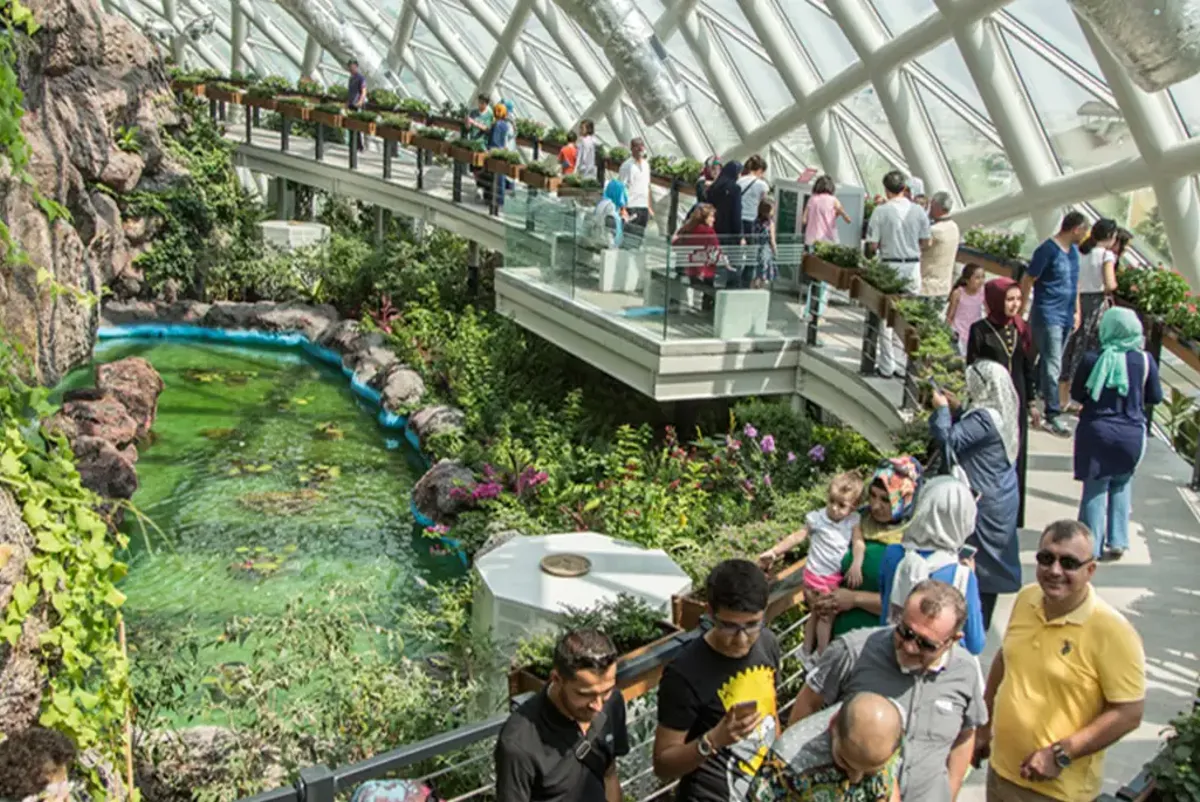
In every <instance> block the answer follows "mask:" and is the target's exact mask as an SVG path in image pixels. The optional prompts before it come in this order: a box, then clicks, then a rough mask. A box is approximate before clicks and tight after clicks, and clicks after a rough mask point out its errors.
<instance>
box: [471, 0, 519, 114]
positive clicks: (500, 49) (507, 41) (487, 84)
mask: <svg viewBox="0 0 1200 802" xmlns="http://www.w3.org/2000/svg"><path fill="white" fill-rule="evenodd" d="M532 11H533V0H517V3H516V5H514V6H513V9H512V11H511V12H510V13H509V16H508V22H506V23H505V24H504V30H502V31H501V32H500V35H499V36H498V37H497V38H496V49H495V50H493V51H492V55H491V56H490V57H489V58H488V63H487V65H486V66H485V67H484V68H483V74H482V75H480V76H479V83H478V84H476V86H475V93H476V94H479V95H489V96H490V95H491V94H492V91H493V90H494V89H495V88H496V81H498V80H500V73H502V72H504V65H505V64H507V63H508V58H509V54H510V53H512V51H513V46H514V45H515V44H516V43H517V41H518V40H520V38H521V30H522V29H523V28H524V27H525V23H526V22H527V21H528V20H529V14H530V12H532Z"/></svg>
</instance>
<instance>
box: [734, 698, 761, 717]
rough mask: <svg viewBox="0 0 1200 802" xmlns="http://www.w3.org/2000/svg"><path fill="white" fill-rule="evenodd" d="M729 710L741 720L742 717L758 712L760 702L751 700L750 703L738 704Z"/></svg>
mask: <svg viewBox="0 0 1200 802" xmlns="http://www.w3.org/2000/svg"><path fill="white" fill-rule="evenodd" d="M729 710H730V712H731V713H733V714H734V715H736V716H738V717H739V718H741V717H742V716H749V715H751V714H752V713H757V712H758V702H757V701H755V700H754V699H751V700H750V701H748V702H738V703H737V704H735V705H734V706H733V707H731V708H729Z"/></svg>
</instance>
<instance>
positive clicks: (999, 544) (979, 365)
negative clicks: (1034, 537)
mask: <svg viewBox="0 0 1200 802" xmlns="http://www.w3.org/2000/svg"><path fill="white" fill-rule="evenodd" d="M1019 403H1020V402H1019V400H1018V399H1017V391H1016V389H1015V388H1014V387H1013V383H1012V379H1011V378H1010V377H1009V375H1008V371H1007V370H1005V368H1004V366H1003V365H1001V364H1000V363H998V362H991V361H988V360H981V361H979V362H975V363H974V364H972V365H970V366H968V367H967V407H966V411H965V412H964V413H963V414H962V415H960V416H959V418H958V420H957V421H955V420H954V419H953V418H952V416H951V414H950V406H949V402H948V401H947V399H946V396H944V395H942V393H941V392H940V391H937V390H935V391H934V393H933V407H934V409H933V415H931V416H930V418H929V429H930V432H931V434H932V435H933V439H934V441H935V442H937V443H938V444H940V445H941V446H942V447H943V448H945V449H946V451H947V453H948V457H949V458H950V461H951V462H952V463H953V464H956V465H957V466H958V467H960V468H962V471H963V473H965V474H966V479H967V481H968V482H969V483H970V485H971V488H972V490H974V492H975V494H976V496H977V501H976V507H977V511H978V514H977V516H976V520H975V532H974V533H973V534H972V535H971V536H970V537H969V538H967V543H968V544H969V545H971V546H973V547H975V548H976V549H977V550H978V551H977V553H976V555H975V572H976V575H977V576H978V577H979V595H980V599H981V600H982V602H983V626H984V630H985V631H986V630H987V628H988V627H990V626H991V622H992V612H993V611H994V610H995V608H996V598H997V596H998V595H999V594H1001V593H1014V592H1016V591H1018V590H1020V589H1021V562H1020V554H1019V549H1018V544H1017V508H1018V506H1019V505H1020V493H1021V491H1020V488H1019V487H1018V485H1017V467H1016V463H1017V455H1018V453H1019V452H1020V449H1021V434H1020V431H1019V430H1018V427H1017V407H1018V404H1019Z"/></svg>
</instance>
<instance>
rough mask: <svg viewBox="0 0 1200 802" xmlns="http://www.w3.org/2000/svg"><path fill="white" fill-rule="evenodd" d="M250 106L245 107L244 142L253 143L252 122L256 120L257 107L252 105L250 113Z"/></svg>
mask: <svg viewBox="0 0 1200 802" xmlns="http://www.w3.org/2000/svg"><path fill="white" fill-rule="evenodd" d="M250 111H251V110H250V107H249V106H247V107H246V144H247V145H253V144H254V124H255V123H256V122H258V107H257V106H255V107H254V113H253V114H251V113H250Z"/></svg>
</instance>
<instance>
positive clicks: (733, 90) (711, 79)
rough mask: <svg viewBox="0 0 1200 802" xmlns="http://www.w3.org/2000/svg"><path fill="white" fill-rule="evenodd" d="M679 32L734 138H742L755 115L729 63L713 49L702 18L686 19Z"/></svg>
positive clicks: (717, 48)
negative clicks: (698, 65)
mask: <svg viewBox="0 0 1200 802" xmlns="http://www.w3.org/2000/svg"><path fill="white" fill-rule="evenodd" d="M675 2H680V0H675ZM679 32H680V33H681V34H682V35H683V41H684V42H686V43H687V46H688V47H689V48H690V49H691V51H692V52H693V53H694V54H695V55H696V60H697V61H699V62H700V65H701V67H702V68H703V70H704V76H705V77H706V78H708V83H709V85H710V86H711V87H712V89H713V92H715V93H716V95H717V100H719V101H720V103H721V108H723V109H724V110H725V114H727V115H728V116H729V121H730V122H731V123H732V124H733V128H734V130H735V131H736V132H737V135H738V136H739V137H742V136H745V135H746V134H748V133H749V132H750V129H751V128H752V127H753V125H754V112H753V111H752V110H751V108H750V104H749V103H748V102H747V101H746V96H745V93H744V92H743V91H742V89H741V87H740V86H738V85H737V81H736V79H735V78H734V68H733V65H732V64H730V63H729V60H728V59H727V58H726V57H725V54H724V53H722V52H721V48H720V47H718V46H716V45H715V44H714V43H713V41H712V37H710V36H709V35H708V25H707V23H706V22H705V18H704V15H703V14H701V13H696V14H690V15H688V16H687V17H685V18H684V19H683V20H682V22H681V24H680V29H679Z"/></svg>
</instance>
